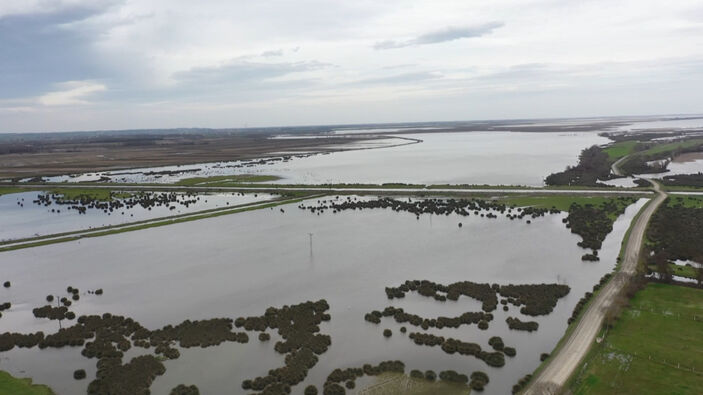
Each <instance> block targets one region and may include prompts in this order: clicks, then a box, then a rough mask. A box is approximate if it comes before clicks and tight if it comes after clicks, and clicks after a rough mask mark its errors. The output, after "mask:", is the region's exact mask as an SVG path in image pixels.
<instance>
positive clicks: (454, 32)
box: [373, 22, 504, 50]
mask: <svg viewBox="0 0 703 395" xmlns="http://www.w3.org/2000/svg"><path fill="white" fill-rule="evenodd" d="M503 25H504V24H503V23H502V22H489V23H484V24H482V25H477V26H465V27H452V26H450V27H447V28H445V29H442V30H436V31H433V32H428V33H425V34H422V35H420V36H418V37H416V38H413V39H411V40H405V41H396V40H385V41H379V42H377V43H376V44H374V46H373V47H374V49H378V50H381V49H393V48H404V47H411V46H416V45H427V44H437V43H443V42H447V41H454V40H459V39H462V38H472V37H481V36H485V35H487V34H490V33H492V32H493V30H495V29H498V28H500V27H502V26H503Z"/></svg>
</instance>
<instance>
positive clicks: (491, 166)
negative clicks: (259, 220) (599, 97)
mask: <svg viewBox="0 0 703 395" xmlns="http://www.w3.org/2000/svg"><path fill="white" fill-rule="evenodd" d="M403 137H407V138H415V139H420V140H422V142H421V143H418V144H408V145H402V146H396V147H390V148H380V149H365V150H351V151H342V152H334V153H331V154H327V155H312V156H307V157H297V158H296V157H294V158H292V159H290V160H289V161H274V162H268V163H266V164H249V165H247V166H239V167H233V166H236V165H238V164H242V162H224V163H223V162H220V163H205V164H196V165H189V166H178V167H177V166H170V167H159V168H148V169H134V170H130V171H121V172H113V173H93V174H87V175H82V176H79V177H68V176H61V177H52V178H50V179H49V180H50V181H54V182H63V181H68V182H76V181H93V180H98V179H99V178H100V177H101V176H107V177H110V179H111V181H115V182H137V183H143V182H149V183H151V182H157V183H166V182H175V181H178V180H180V179H183V178H188V177H203V176H218V175H232V174H270V175H276V176H280V177H282V179H281V180H278V181H274V183H278V184H327V183H329V184H336V183H372V184H380V183H394V182H402V183H416V184H492V185H528V186H542V185H544V178H545V177H546V176H547V175H549V174H550V173H553V172H557V171H562V170H564V169H565V168H566V166H569V165H575V164H576V162H577V161H578V159H577V158H578V155H579V153H580V152H581V150H583V149H584V148H587V147H589V146H591V145H594V144H595V145H600V144H605V143H607V142H609V141H610V140H608V139H607V138H605V137H600V136H598V134H597V133H596V132H580V133H571V132H569V133H522V132H521V133H515V132H469V133H420V134H408V135H404V136H403ZM193 169H199V170H197V171H193V172H184V173H178V174H171V175H163V174H159V175H146V174H144V173H146V172H150V171H156V172H159V171H164V170H170V171H181V172H182V171H187V170H193Z"/></svg>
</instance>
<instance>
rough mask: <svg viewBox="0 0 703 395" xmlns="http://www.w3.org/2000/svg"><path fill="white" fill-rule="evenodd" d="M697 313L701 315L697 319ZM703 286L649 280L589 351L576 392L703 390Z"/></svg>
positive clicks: (680, 392) (649, 392) (639, 392)
mask: <svg viewBox="0 0 703 395" xmlns="http://www.w3.org/2000/svg"><path fill="white" fill-rule="evenodd" d="M694 318H695V319H694ZM702 333H703V290H700V289H694V288H687V287H681V286H676V285H667V284H654V283H652V284H649V285H647V287H646V288H645V289H644V290H642V291H640V292H638V293H637V295H635V297H634V298H633V299H632V300H631V301H630V307H629V308H627V309H626V310H625V311H624V312H623V314H622V316H621V318H620V319H619V320H618V322H617V323H616V324H615V327H614V328H613V329H612V330H611V331H610V332H609V333H608V335H607V337H606V338H605V340H604V341H603V343H601V344H600V345H595V346H594V348H593V350H591V352H590V353H589V354H588V356H587V357H586V360H585V362H584V364H583V365H582V367H581V368H580V370H579V371H578V372H579V373H578V376H577V378H576V379H575V380H574V381H573V383H572V390H573V392H574V393H575V394H581V395H585V394H681V395H684V394H700V393H701V388H703V337H702V336H701V334H702Z"/></svg>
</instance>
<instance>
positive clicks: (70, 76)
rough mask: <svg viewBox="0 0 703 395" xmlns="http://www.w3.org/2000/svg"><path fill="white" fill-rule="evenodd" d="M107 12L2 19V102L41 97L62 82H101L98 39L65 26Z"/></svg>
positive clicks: (76, 10)
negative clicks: (95, 44) (95, 49)
mask: <svg viewBox="0 0 703 395" xmlns="http://www.w3.org/2000/svg"><path fill="white" fill-rule="evenodd" d="M107 7H108V5H106V6H105V8H99V7H72V8H63V9H61V10H59V11H57V12H51V13H42V14H27V15H9V16H4V17H0V86H1V87H2V89H0V98H11V97H28V96H32V95H37V94H40V93H44V92H46V90H47V89H49V88H50V87H51V85H52V84H55V83H57V82H63V81H69V80H85V79H98V78H101V77H102V76H103V75H102V74H103V70H102V69H101V67H100V66H99V64H98V62H97V61H96V59H95V56H94V53H93V50H92V48H91V45H92V40H93V37H92V36H91V35H90V34H87V33H85V32H82V31H80V30H74V29H70V28H66V25H68V24H71V23H75V22H78V21H82V20H85V19H86V18H89V17H91V16H93V15H96V14H99V13H102V12H104V11H106V9H107Z"/></svg>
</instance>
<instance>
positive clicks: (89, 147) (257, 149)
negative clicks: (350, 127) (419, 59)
mask: <svg viewBox="0 0 703 395" xmlns="http://www.w3.org/2000/svg"><path fill="white" fill-rule="evenodd" d="M269 137H271V135H270V134H249V135H246V134H230V133H218V132H208V133H180V134H176V133H170V134H156V135H149V134H137V135H131V134H117V135H114V136H109V135H108V136H97V137H96V136H92V135H90V134H88V135H81V136H78V137H76V136H72V135H71V137H54V138H50V137H48V138H47V139H46V140H31V141H23V140H7V139H3V140H0V178H2V177H6V178H13V177H34V176H51V175H60V174H73V173H84V172H95V171H105V170H114V169H127V168H139V167H152V166H168V165H181V164H182V165H184V164H194V163H203V162H217V161H231V160H240V159H253V158H262V157H266V156H271V155H274V154H276V153H280V152H292V153H294V152H301V153H303V152H305V153H307V152H328V151H335V150H337V149H336V148H334V147H335V146H337V147H341V145H342V144H349V143H353V142H355V141H359V140H362V139H368V137H366V138H363V137H330V138H324V139H311V138H300V139H296V138H290V139H270V138H269ZM18 138H20V137H18Z"/></svg>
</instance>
